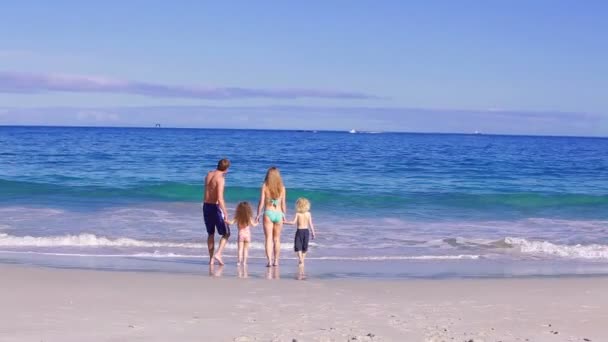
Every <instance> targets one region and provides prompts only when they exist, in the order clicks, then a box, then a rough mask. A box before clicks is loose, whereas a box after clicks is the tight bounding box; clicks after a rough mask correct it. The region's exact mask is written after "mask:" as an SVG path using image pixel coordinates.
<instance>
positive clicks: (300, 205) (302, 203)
mask: <svg viewBox="0 0 608 342" xmlns="http://www.w3.org/2000/svg"><path fill="white" fill-rule="evenodd" d="M309 210H310V201H309V200H307V199H306V198H304V197H300V198H298V200H297V201H296V211H297V212H299V213H306V212H308V211H309Z"/></svg>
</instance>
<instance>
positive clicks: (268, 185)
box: [257, 166, 287, 267]
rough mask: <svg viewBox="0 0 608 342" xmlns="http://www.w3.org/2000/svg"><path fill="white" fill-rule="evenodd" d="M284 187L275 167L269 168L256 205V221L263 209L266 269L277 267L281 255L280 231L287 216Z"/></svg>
mask: <svg viewBox="0 0 608 342" xmlns="http://www.w3.org/2000/svg"><path fill="white" fill-rule="evenodd" d="M285 193H286V192H285V186H283V180H282V179H281V173H280V172H279V169H277V168H276V167H274V166H273V167H271V168H269V169H268V172H266V178H265V179H264V184H262V190H261V191H260V203H259V204H258V215H257V220H259V219H260V215H261V214H262V208H264V236H265V237H266V242H265V245H264V247H265V248H266V258H267V259H268V264H267V265H266V267H270V266H279V254H281V229H282V228H283V221H284V219H285V215H286V214H287V211H286V206H285Z"/></svg>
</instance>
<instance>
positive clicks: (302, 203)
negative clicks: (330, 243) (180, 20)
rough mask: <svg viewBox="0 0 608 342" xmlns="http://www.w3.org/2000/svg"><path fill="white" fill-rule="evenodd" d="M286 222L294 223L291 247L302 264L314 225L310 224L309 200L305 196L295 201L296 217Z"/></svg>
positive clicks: (313, 232)
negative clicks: (294, 234) (293, 236)
mask: <svg viewBox="0 0 608 342" xmlns="http://www.w3.org/2000/svg"><path fill="white" fill-rule="evenodd" d="M287 223H288V224H295V225H296V236H295V239H294V242H293V249H294V251H295V252H296V253H297V254H298V264H299V265H304V258H306V252H307V251H308V236H309V232H308V230H309V229H310V233H312V238H313V239H314V238H315V227H314V225H313V224H312V215H310V201H308V200H307V199H306V198H302V197H301V198H298V200H297V201H296V217H295V218H294V219H293V221H291V222H287Z"/></svg>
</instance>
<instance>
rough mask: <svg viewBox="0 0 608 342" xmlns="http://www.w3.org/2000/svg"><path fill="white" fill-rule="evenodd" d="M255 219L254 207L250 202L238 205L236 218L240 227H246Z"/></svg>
mask: <svg viewBox="0 0 608 342" xmlns="http://www.w3.org/2000/svg"><path fill="white" fill-rule="evenodd" d="M252 219H253V209H252V208H251V205H250V204H249V202H241V203H239V204H238V205H237V206H236V213H235V214H234V220H235V221H236V223H237V224H238V225H239V227H246V226H248V225H250V224H251V220H252Z"/></svg>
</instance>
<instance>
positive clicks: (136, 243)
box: [0, 233, 316, 250]
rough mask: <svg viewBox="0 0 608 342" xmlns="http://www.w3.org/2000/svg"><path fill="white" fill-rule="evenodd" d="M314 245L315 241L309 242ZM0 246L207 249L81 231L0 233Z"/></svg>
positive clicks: (203, 245) (230, 246) (255, 247)
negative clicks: (50, 233)
mask: <svg viewBox="0 0 608 342" xmlns="http://www.w3.org/2000/svg"><path fill="white" fill-rule="evenodd" d="M310 245H311V246H315V245H316V244H315V243H311V244H310ZM0 246H2V247H135V248H137V247H139V248H185V249H207V244H206V243H203V242H172V241H144V240H136V239H131V238H125V237H121V238H115V239H111V238H107V237H104V236H96V235H94V234H88V233H83V234H79V235H61V236H40V237H34V236H13V235H8V234H5V233H0ZM249 247H250V249H253V250H264V243H262V242H251V243H250V244H249ZM292 247H293V246H292V245H290V244H287V243H286V244H283V245H282V246H281V249H282V250H290V249H292ZM226 248H227V249H236V248H237V245H236V243H233V242H232V243H228V244H227V245H226Z"/></svg>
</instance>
